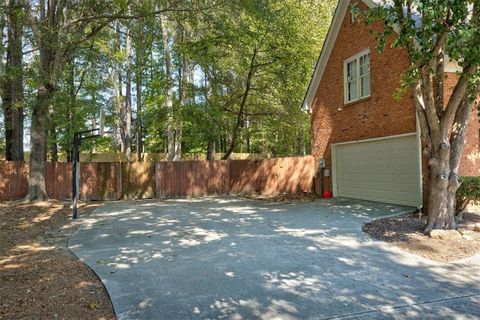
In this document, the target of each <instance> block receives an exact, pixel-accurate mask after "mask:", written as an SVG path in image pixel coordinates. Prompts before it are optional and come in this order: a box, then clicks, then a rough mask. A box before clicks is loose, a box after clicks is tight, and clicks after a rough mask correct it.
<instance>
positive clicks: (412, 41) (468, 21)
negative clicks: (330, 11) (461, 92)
mask: <svg viewBox="0 0 480 320" xmlns="http://www.w3.org/2000/svg"><path fill="white" fill-rule="evenodd" d="M479 11H480V4H478V1H475V0H465V1H456V0H447V1H423V0H408V1H407V0H400V1H394V4H393V5H391V6H390V5H380V6H378V7H376V8H374V9H372V10H369V11H368V12H366V13H365V15H366V20H367V22H368V23H374V22H377V21H383V22H384V24H383V25H384V28H383V30H382V31H381V32H375V31H372V33H373V34H374V36H375V37H376V39H377V40H378V49H379V50H381V51H382V50H383V49H384V48H385V46H386V45H387V44H389V43H390V42H391V46H392V47H394V48H400V47H401V48H406V49H407V50H408V52H409V57H410V63H411V68H410V69H409V70H408V71H407V72H406V73H405V74H404V76H403V78H402V80H403V88H407V87H409V86H410V85H411V84H412V83H414V82H415V81H416V79H418V77H419V74H418V69H419V68H421V67H422V66H424V65H428V64H429V63H430V62H431V61H433V60H434V59H435V55H436V49H437V48H436V44H437V40H438V39H439V37H441V36H442V35H445V36H446V42H445V44H444V46H443V50H444V52H445V53H446V54H447V55H448V58H449V59H451V60H454V61H457V62H458V63H459V65H460V66H462V67H464V68H465V67H466V66H469V65H479V64H480V46H479V45H478V44H479V42H478V39H479V37H480V24H479V23H478V20H479V19H480V17H479ZM392 35H395V37H392ZM468 76H469V80H470V89H471V96H472V97H475V95H476V94H478V91H477V90H478V89H477V88H478V84H479V83H480V70H478V68H477V71H476V72H475V73H474V74H472V75H468ZM404 91H405V90H404Z"/></svg>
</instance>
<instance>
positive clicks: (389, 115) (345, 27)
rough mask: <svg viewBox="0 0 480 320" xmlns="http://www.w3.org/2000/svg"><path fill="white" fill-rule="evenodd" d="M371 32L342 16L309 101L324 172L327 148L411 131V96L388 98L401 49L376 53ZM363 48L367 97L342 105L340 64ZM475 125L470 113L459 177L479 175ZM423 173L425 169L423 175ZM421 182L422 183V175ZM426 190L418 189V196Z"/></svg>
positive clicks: (401, 61)
mask: <svg viewBox="0 0 480 320" xmlns="http://www.w3.org/2000/svg"><path fill="white" fill-rule="evenodd" d="M359 5H360V9H361V10H367V7H366V5H365V4H364V3H363V2H362V1H359ZM371 28H374V29H375V30H381V24H380V23H378V24H375V25H373V26H366V25H365V24H364V23H363V22H362V21H357V22H354V23H351V20H350V14H349V12H347V14H346V15H345V18H344V20H343V22H342V26H341V29H340V32H339V34H338V37H337V39H336V43H335V45H334V47H333V50H332V53H331V55H330V58H329V60H328V63H327V67H326V69H325V72H324V74H323V77H322V80H321V82H320V85H319V88H318V90H317V93H316V96H315V100H314V103H313V108H312V117H311V121H312V135H313V150H312V154H313V156H314V157H315V159H316V160H317V161H318V160H319V159H321V158H324V159H326V162H327V169H329V170H331V155H330V145H331V144H332V143H338V142H345V141H353V140H361V139H368V138H376V137H385V136H390V135H398V134H404V133H409V132H415V130H416V120H415V107H414V102H413V97H412V93H411V92H408V93H406V94H404V95H403V96H402V98H401V99H400V101H398V100H396V99H395V98H394V93H395V92H396V90H397V89H398V88H399V86H400V76H401V74H402V73H403V72H404V71H405V69H406V68H407V67H408V56H407V53H406V51H405V50H403V49H392V48H390V46H389V45H386V47H385V50H384V52H382V53H379V52H378V51H377V49H376V46H377V42H376V40H375V39H374V38H373V36H372V35H371V34H370V30H371ZM367 48H369V49H370V72H371V97H370V98H367V99H365V100H362V101H358V102H354V103H352V104H347V105H344V84H343V81H344V80H343V72H344V71H343V62H344V61H345V60H346V59H348V58H350V57H352V56H354V55H356V54H357V53H359V52H361V51H363V50H364V49H367ZM455 81H456V76H455V74H449V75H448V78H447V81H446V84H445V85H446V89H447V90H446V95H447V97H448V96H449V95H450V91H451V90H450V88H452V87H453V86H454V84H455ZM447 97H446V100H447V99H448V98H447ZM478 120H479V119H478V116H477V114H476V113H474V114H472V118H471V120H470V123H469V130H468V136H467V139H466V145H465V150H464V154H463V156H462V160H461V168H460V174H461V175H477V176H478V175H480V151H479V150H480V149H479V147H480V146H479V140H480V137H479V133H480V132H479V131H480V125H479V122H478ZM424 162H425V161H424ZM425 163H426V162H425ZM425 169H426V166H424V174H425V173H426V171H425ZM424 181H425V182H426V179H425V176H424ZM324 183H325V189H327V190H331V188H332V183H331V177H329V178H324ZM427 188H428V186H424V189H425V190H424V191H427Z"/></svg>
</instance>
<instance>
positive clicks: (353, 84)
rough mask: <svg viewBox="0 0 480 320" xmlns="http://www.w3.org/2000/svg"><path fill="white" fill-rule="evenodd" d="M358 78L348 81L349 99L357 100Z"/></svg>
mask: <svg viewBox="0 0 480 320" xmlns="http://www.w3.org/2000/svg"><path fill="white" fill-rule="evenodd" d="M357 96H358V95H357V79H355V80H353V81H350V82H348V101H353V100H357Z"/></svg>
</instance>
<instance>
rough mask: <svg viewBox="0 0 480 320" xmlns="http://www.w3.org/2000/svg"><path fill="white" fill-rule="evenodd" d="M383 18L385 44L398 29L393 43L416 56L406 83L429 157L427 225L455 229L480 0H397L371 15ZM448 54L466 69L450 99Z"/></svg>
mask: <svg viewBox="0 0 480 320" xmlns="http://www.w3.org/2000/svg"><path fill="white" fill-rule="evenodd" d="M378 20H381V21H384V23H385V31H384V32H382V33H379V34H377V38H378V40H379V47H380V49H382V48H383V47H384V46H385V44H386V43H387V41H388V40H390V39H391V38H392V35H393V34H394V33H395V32H397V34H396V35H395V36H394V37H393V38H394V40H393V44H392V45H393V46H394V47H403V48H405V49H406V50H407V52H408V55H409V58H410V68H409V70H408V71H407V72H406V73H405V74H404V77H403V89H404V90H408V89H410V90H412V91H413V97H414V101H415V106H416V111H417V115H418V119H419V122H420V127H421V136H422V141H423V146H424V154H425V156H426V157H427V159H428V168H429V171H428V175H429V195H428V221H427V225H426V227H425V230H426V232H428V231H430V230H432V229H443V228H447V229H455V228H456V227H457V224H456V221H455V193H456V191H457V190H458V188H459V186H460V184H461V181H460V178H459V176H458V169H459V164H460V158H461V154H462V151H463V147H464V143H465V135H466V132H467V125H468V121H469V119H470V114H471V112H472V110H473V109H474V107H475V106H476V103H475V101H476V99H477V98H478V95H479V84H480V68H479V66H480V46H479V42H478V39H479V38H480V1H479V0H468V1H420V0H400V1H394V2H393V3H392V4H391V5H388V6H384V5H381V6H379V7H378V8H376V9H375V10H373V11H372V12H371V14H370V19H369V21H370V22H372V21H378ZM447 54H448V59H451V60H453V61H457V62H458V63H459V65H460V66H461V70H459V71H458V72H457V76H458V81H457V83H456V85H455V87H454V88H453V91H452V94H451V95H450V96H449V98H448V99H447V101H444V99H443V98H444V96H446V95H445V90H448V88H445V85H444V83H443V79H444V77H445V65H446V58H447Z"/></svg>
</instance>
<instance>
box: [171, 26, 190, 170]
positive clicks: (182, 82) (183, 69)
mask: <svg viewBox="0 0 480 320" xmlns="http://www.w3.org/2000/svg"><path fill="white" fill-rule="evenodd" d="M179 33H180V34H181V41H183V32H182V31H180V32H179ZM178 78H179V79H178V112H177V119H176V121H175V122H176V128H175V156H174V158H173V160H174V161H180V160H181V159H182V139H183V138H182V132H183V118H182V112H183V108H184V105H185V95H186V92H185V90H186V89H185V88H186V84H187V62H186V61H185V58H184V57H182V58H181V63H180V65H179V68H178Z"/></svg>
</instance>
